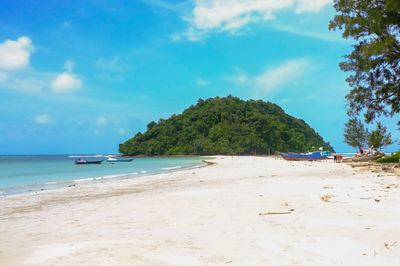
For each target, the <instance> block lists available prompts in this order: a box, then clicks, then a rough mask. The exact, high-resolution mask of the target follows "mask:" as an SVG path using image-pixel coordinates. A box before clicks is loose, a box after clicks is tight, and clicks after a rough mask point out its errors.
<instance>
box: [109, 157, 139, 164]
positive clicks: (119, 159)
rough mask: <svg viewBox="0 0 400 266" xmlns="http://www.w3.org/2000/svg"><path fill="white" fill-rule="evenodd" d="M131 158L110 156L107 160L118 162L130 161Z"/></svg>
mask: <svg viewBox="0 0 400 266" xmlns="http://www.w3.org/2000/svg"><path fill="white" fill-rule="evenodd" d="M132 160H133V159H131V158H114V157H110V158H108V159H107V162H110V163H120V162H132Z"/></svg>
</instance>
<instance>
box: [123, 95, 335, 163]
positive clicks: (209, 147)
mask: <svg viewBox="0 0 400 266" xmlns="http://www.w3.org/2000/svg"><path fill="white" fill-rule="evenodd" d="M320 146H323V147H324V149H327V150H333V148H332V147H331V146H330V145H329V142H328V143H326V142H325V141H324V140H323V139H322V137H321V136H320V135H319V134H318V133H316V132H315V131H314V130H313V129H312V128H311V127H310V126H309V125H308V124H307V123H306V122H304V121H303V120H301V119H297V118H294V117H292V116H290V115H288V114H286V113H285V112H284V111H283V110H282V108H280V107H279V106H278V105H276V104H273V103H270V102H263V101H261V100H258V101H255V100H248V101H244V100H241V99H239V98H236V97H232V96H228V97H223V98H220V97H215V98H209V99H207V100H202V99H199V100H198V102H197V104H196V105H194V106H193V105H192V106H190V107H189V108H188V109H186V110H184V111H183V113H182V114H179V115H172V116H171V117H170V118H168V119H166V120H164V119H160V120H159V121H158V123H156V122H150V123H149V124H148V125H147V131H146V132H145V133H141V132H139V133H137V134H136V135H135V136H134V137H133V138H131V139H129V140H127V141H126V142H124V143H122V144H120V145H119V152H120V153H122V154H125V155H149V156H154V155H212V154H225V155H228V154H229V155H245V154H273V153H275V152H276V151H283V152H285V151H293V152H304V151H309V150H312V147H316V148H318V147H320Z"/></svg>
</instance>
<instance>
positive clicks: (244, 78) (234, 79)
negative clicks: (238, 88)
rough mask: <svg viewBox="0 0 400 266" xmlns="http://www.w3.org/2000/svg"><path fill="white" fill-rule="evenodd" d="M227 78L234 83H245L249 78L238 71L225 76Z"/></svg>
mask: <svg viewBox="0 0 400 266" xmlns="http://www.w3.org/2000/svg"><path fill="white" fill-rule="evenodd" d="M227 80H229V81H232V82H234V83H236V84H246V83H247V82H248V81H249V78H248V77H247V75H245V74H243V73H240V74H237V75H235V76H229V77H227Z"/></svg>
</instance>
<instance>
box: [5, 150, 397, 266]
mask: <svg viewBox="0 0 400 266" xmlns="http://www.w3.org/2000/svg"><path fill="white" fill-rule="evenodd" d="M212 161H214V162H215V163H216V164H214V165H207V166H205V167H201V168H196V169H191V170H183V171H178V172H174V173H168V174H161V175H155V176H145V177H140V178H133V179H129V180H123V181H115V182H105V183H99V184H78V185H77V186H76V187H70V188H63V189H57V190H51V191H42V192H38V193H31V194H21V195H14V196H7V197H1V198H0V239H1V241H0V265H400V211H399V206H400V188H399V186H400V178H399V177H398V176H395V175H394V174H392V173H383V172H376V171H375V172H374V171H370V170H368V169H363V168H360V167H351V166H350V165H347V164H344V163H342V164H336V163H333V162H332V161H326V162H288V161H283V160H281V159H278V158H272V157H231V156H229V157H228V156H227V157H223V156H217V157H214V159H212Z"/></svg>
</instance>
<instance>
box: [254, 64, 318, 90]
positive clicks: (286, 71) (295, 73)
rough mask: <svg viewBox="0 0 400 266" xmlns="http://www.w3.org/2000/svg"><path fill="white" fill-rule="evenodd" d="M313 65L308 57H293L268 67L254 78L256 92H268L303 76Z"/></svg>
mask: <svg viewBox="0 0 400 266" xmlns="http://www.w3.org/2000/svg"><path fill="white" fill-rule="evenodd" d="M310 66H311V64H310V62H309V61H308V60H307V59H293V60H289V61H286V62H284V63H283V64H281V65H279V66H276V67H273V68H270V69H267V70H266V71H265V72H264V73H262V74H260V75H258V76H256V77H255V78H254V82H255V87H256V92H257V93H259V94H268V93H270V92H273V91H275V90H277V89H279V88H281V87H283V86H284V85H286V84H289V83H291V82H293V81H295V80H298V79H299V78H301V77H303V76H304V75H305V74H306V73H307V72H308V71H309V67H310Z"/></svg>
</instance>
